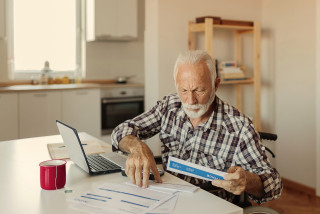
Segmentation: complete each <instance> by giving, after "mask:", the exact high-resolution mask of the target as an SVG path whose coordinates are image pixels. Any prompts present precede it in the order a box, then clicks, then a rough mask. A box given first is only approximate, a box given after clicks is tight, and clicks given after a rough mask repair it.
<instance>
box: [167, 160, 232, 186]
mask: <svg viewBox="0 0 320 214" xmlns="http://www.w3.org/2000/svg"><path fill="white" fill-rule="evenodd" d="M167 170H169V171H172V172H177V173H180V174H184V175H188V176H191V177H195V178H200V179H203V180H207V181H212V180H215V179H218V180H224V178H223V176H224V175H225V174H227V173H225V172H222V171H218V170H215V169H210V168H207V167H204V166H200V165H198V164H194V163H190V162H188V161H185V160H181V159H178V158H175V157H171V156H170V157H169V160H168V164H167Z"/></svg>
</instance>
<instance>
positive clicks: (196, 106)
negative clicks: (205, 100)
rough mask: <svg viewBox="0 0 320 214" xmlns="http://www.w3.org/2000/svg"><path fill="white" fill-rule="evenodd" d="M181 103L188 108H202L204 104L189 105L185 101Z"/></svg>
mask: <svg viewBox="0 0 320 214" xmlns="http://www.w3.org/2000/svg"><path fill="white" fill-rule="evenodd" d="M182 105H183V106H184V107H185V108H188V109H201V108H203V107H204V106H205V105H206V104H194V105H189V104H187V103H182Z"/></svg>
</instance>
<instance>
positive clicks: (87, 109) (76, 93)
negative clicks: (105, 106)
mask: <svg viewBox="0 0 320 214" xmlns="http://www.w3.org/2000/svg"><path fill="white" fill-rule="evenodd" d="M100 109H101V106H100V89H81V90H68V91H63V92H62V121H63V122H65V123H66V124H68V125H70V126H72V127H74V128H76V129H77V130H78V131H79V132H87V133H89V134H90V135H93V136H95V137H98V138H100V136H101V125H100V124H101V122H100V111H101V110H100Z"/></svg>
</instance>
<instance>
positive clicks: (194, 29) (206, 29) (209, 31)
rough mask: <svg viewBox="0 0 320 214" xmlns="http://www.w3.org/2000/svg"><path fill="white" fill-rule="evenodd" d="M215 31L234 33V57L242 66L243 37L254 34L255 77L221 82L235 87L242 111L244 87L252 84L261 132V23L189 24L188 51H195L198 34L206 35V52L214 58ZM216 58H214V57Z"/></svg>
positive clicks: (238, 103) (255, 119)
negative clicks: (242, 24) (247, 24)
mask: <svg viewBox="0 0 320 214" xmlns="http://www.w3.org/2000/svg"><path fill="white" fill-rule="evenodd" d="M215 29H226V30H232V31H234V45H235V47H234V55H235V61H237V63H238V64H242V37H241V36H242V35H243V34H247V33H250V34H253V48H254V50H253V56H254V60H253V61H254V66H253V77H252V78H248V79H246V80H228V81H221V84H222V85H231V84H232V85H235V92H236V107H237V108H238V109H239V110H240V111H242V110H243V108H242V107H243V105H242V96H243V93H242V85H244V84H252V85H253V90H254V120H253V122H254V126H255V128H256V129H257V130H258V131H260V130H261V115H260V114H261V112H260V107H261V106H260V90H261V80H260V78H261V74H260V38H261V30H260V23H258V22H254V24H253V26H236V25H218V24H213V20H212V18H206V19H205V22H204V23H194V22H193V21H190V22H189V26H188V49H189V50H195V37H196V33H204V42H205V50H206V51H207V52H208V53H209V54H210V55H211V56H212V57H213V56H214V55H213V53H214V52H213V48H212V47H213V46H212V42H213V33H214V30H215ZM213 58H214V57H213Z"/></svg>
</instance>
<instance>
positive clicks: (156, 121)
mask: <svg viewBox="0 0 320 214" xmlns="http://www.w3.org/2000/svg"><path fill="white" fill-rule="evenodd" d="M213 108H214V110H213V113H212V114H211V116H210V118H209V119H208V120H207V121H206V122H205V123H202V124H200V125H199V126H198V127H195V128H194V127H193V126H192V124H191V122H190V121H189V119H188V116H187V115H186V114H185V112H184V110H183V108H182V105H181V100H180V98H179V97H178V95H177V94H171V95H168V96H166V97H164V98H163V100H162V101H158V103H157V105H156V106H154V107H153V108H152V109H151V110H149V111H147V112H145V113H143V114H141V115H139V116H137V117H135V118H134V119H132V120H127V121H125V122H124V123H122V124H120V125H119V126H117V127H116V128H115V129H114V131H113V133H112V144H113V151H119V147H118V143H119V141H120V140H121V139H122V138H123V137H125V136H127V135H135V136H137V137H139V138H140V139H142V140H143V139H147V138H150V137H152V136H154V135H156V134H158V133H159V137H160V140H161V152H162V161H163V167H164V169H166V164H167V162H168V157H169V156H173V157H176V158H180V159H183V160H186V161H189V162H191V163H195V164H200V165H202V166H205V167H209V168H212V169H217V170H221V171H224V172H226V171H227V170H228V169H229V168H230V167H231V166H241V167H242V168H243V169H244V170H246V171H249V172H252V173H254V174H257V175H258V176H259V177H260V178H261V181H262V183H263V186H264V191H265V194H264V196H263V198H262V199H257V198H255V197H254V196H252V195H249V197H250V198H251V199H252V200H253V201H255V202H257V203H263V202H266V201H269V200H272V199H277V198H279V197H280V194H281V191H282V182H281V178H280V175H279V173H278V172H277V170H276V169H275V168H273V167H272V166H271V164H270V162H269V160H268V158H267V156H266V154H265V148H264V147H263V146H262V145H261V143H260V137H259V135H258V133H257V132H256V131H255V129H254V127H253V124H252V122H251V121H250V119H248V118H247V117H246V116H244V115H243V114H241V113H240V112H239V111H238V110H237V109H235V108H234V107H232V106H231V105H229V104H227V103H224V102H223V101H222V100H220V99H219V98H218V97H217V96H216V98H215V100H214V102H213ZM172 174H175V173H172ZM175 175H176V176H178V177H180V178H182V179H184V180H186V181H188V182H190V183H192V184H195V185H199V184H202V183H205V182H207V181H204V180H200V179H196V178H193V177H189V176H185V175H181V174H175ZM217 195H218V196H220V197H222V198H224V199H226V200H228V201H232V200H233V198H234V195H233V194H231V193H229V192H227V191H225V190H223V189H221V191H220V192H218V193H217Z"/></svg>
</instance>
